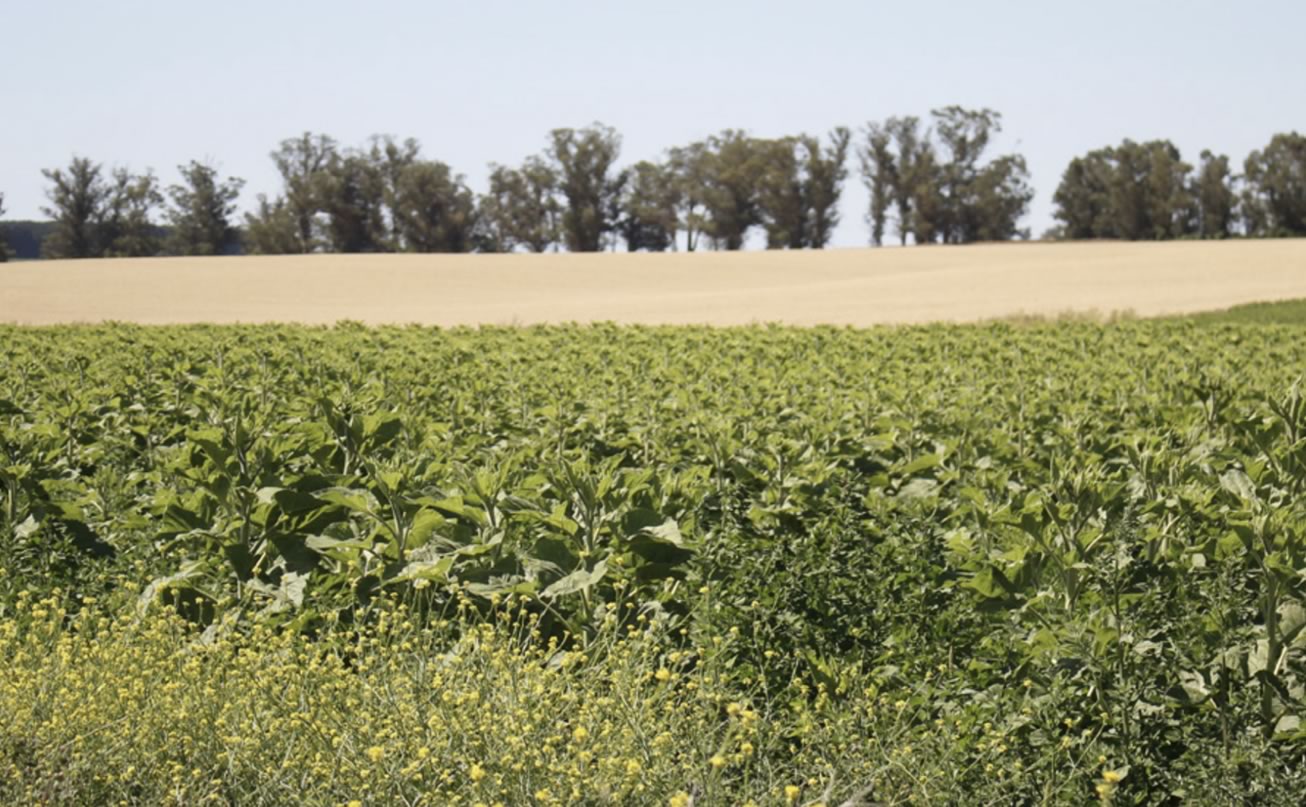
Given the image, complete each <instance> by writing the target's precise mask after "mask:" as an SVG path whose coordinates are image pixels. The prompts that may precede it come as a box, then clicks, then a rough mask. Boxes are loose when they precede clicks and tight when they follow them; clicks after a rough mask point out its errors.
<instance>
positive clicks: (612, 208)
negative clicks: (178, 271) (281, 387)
mask: <svg viewBox="0 0 1306 807" xmlns="http://www.w3.org/2000/svg"><path fill="white" fill-rule="evenodd" d="M1001 123H1002V118H1001V115H1000V114H999V113H997V112H996V111H994V110H991V109H978V110H974V109H965V108H963V107H959V106H949V107H944V108H941V109H936V110H933V111H932V112H931V113H930V116H929V118H928V119H925V120H922V119H921V118H919V117H915V116H905V117H891V118H888V119H886V120H883V121H873V122H870V123H868V124H867V125H865V126H864V127H863V128H862V129H861V130H859V131H858V132H857V133H856V135H854V133H853V132H852V131H851V130H849V129H848V128H846V127H836V128H834V129H832V130H831V131H829V132H828V133H826V134H825V135H824V136H823V137H819V136H813V135H809V134H801V135H795V136H789V137H779V138H759V137H754V136H752V135H750V134H749V133H747V132H745V131H742V130H737V129H726V130H723V131H721V132H719V133H717V134H714V135H711V136H709V137H706V138H703V139H702V140H699V141H696V142H693V143H689V144H687V145H683V146H677V147H673V148H669V149H667V150H666V151H665V152H664V153H663V154H662V155H660V156H659V157H658V158H657V159H654V160H643V161H640V162H637V163H635V164H634V165H629V166H624V167H622V166H620V165H619V161H620V156H621V144H622V140H621V136H620V134H619V133H618V132H617V131H616V130H615V129H613V128H612V127H609V126H604V125H603V124H600V123H595V124H592V125H590V126H587V127H583V128H580V129H567V128H564V129H554V130H553V131H552V132H550V133H549V135H548V137H547V138H546V139H545V143H544V147H543V148H542V149H541V151H540V152H539V153H537V154H534V155H531V156H529V157H527V158H526V159H525V160H523V161H522V162H521V163H520V164H518V165H511V166H510V165H498V164H492V165H491V166H490V171H489V178H488V183H487V185H488V187H487V188H486V189H485V191H484V192H482V193H477V192H476V191H474V190H473V189H472V188H471V187H470V186H469V185H468V183H467V181H466V178H465V177H464V175H462V174H460V173H458V172H457V171H455V170H454V169H453V168H452V167H451V166H449V165H448V164H447V163H444V162H442V161H440V160H437V159H433V158H430V157H427V156H426V155H425V154H423V152H422V148H421V145H420V143H418V141H416V140H414V139H411V138H409V139H405V140H399V139H397V138H394V137H390V136H377V137H373V138H371V139H370V140H369V141H368V142H367V143H365V144H364V145H362V146H357V147H354V146H344V145H342V144H340V143H339V142H338V141H336V140H335V139H334V138H332V137H329V136H327V135H324V134H314V133H310V132H306V133H304V134H302V135H300V136H299V137H294V138H289V139H286V140H283V141H282V142H281V143H280V144H279V146H278V147H277V149H276V150H275V151H273V152H272V153H271V158H272V161H273V164H274V165H275V166H276V169H277V173H278V175H279V177H280V181H281V187H280V189H279V191H278V192H277V193H275V194H274V195H272V196H268V195H266V194H262V193H260V194H258V195H257V197H256V202H255V204H254V206H253V209H252V210H251V211H250V212H248V213H246V214H245V215H244V216H243V218H241V219H238V218H237V215H236V211H237V200H238V198H239V195H240V192H241V190H242V189H243V186H244V182H243V180H241V179H239V178H236V177H223V176H222V175H221V174H220V172H219V170H218V169H217V167H215V166H214V165H213V164H211V163H208V162H202V161H192V162H190V163H188V164H187V165H183V166H178V174H179V177H180V181H179V182H177V183H176V184H173V185H170V186H168V187H166V188H165V187H163V186H162V185H161V183H160V182H159V180H158V178H157V177H156V176H155V175H154V174H153V173H152V172H151V171H146V172H144V173H133V172H132V171H130V170H128V169H126V168H114V169H112V170H109V169H106V168H105V167H104V166H103V165H102V164H100V163H97V162H94V161H92V160H90V159H87V158H85V157H74V158H73V159H72V161H71V162H70V163H69V165H68V166H66V167H62V168H54V169H46V170H44V171H42V174H43V175H44V176H45V178H46V180H47V181H48V183H49V184H48V188H47V198H48V205H47V206H45V207H43V208H42V211H43V212H44V213H45V214H46V215H47V216H48V217H49V218H50V222H49V223H48V224H47V223H40V224H38V225H30V226H29V228H28V229H31V230H33V232H36V230H37V228H38V227H39V228H40V233H39V235H38V237H40V243H41V247H40V250H41V254H42V255H43V256H44V257H50V258H92V257H137V256H148V255H159V254H174V255H218V254H232V253H237V252H246V253H254V254H292V253H301V254H302V253H312V252H346V253H348V252H510V251H530V252H545V251H549V250H559V249H566V250H569V251H574V252H593V251H598V250H604V249H617V248H620V247H622V246H624V248H626V249H628V250H631V251H637V250H644V251H653V252H658V251H665V250H677V249H685V250H688V251H694V250H697V249H724V250H735V249H740V248H742V247H743V245H744V244H745V242H746V241H747V240H748V238H749V236H750V234H752V233H760V235H761V236H762V237H763V238H764V240H765V244H766V247H767V248H768V249H786V248H788V249H803V248H811V249H820V248H823V247H825V246H826V245H828V243H829V242H830V238H831V236H832V234H833V231H834V228H835V226H836V225H837V224H838V222H839V200H840V197H841V195H842V192H843V188H844V185H845V182H846V180H847V178H848V165H849V162H850V161H853V162H855V165H856V166H857V168H858V170H859V174H860V179H861V181H862V182H863V183H864V184H865V186H866V188H867V190H868V191H869V195H870V202H869V207H868V209H867V210H866V211H865V220H866V222H867V224H868V225H869V228H870V242H871V243H872V244H874V245H877V246H878V245H880V244H882V243H884V242H885V240H886V239H887V238H891V237H896V238H897V240H898V241H899V243H901V244H904V245H905V244H908V243H913V244H929V243H948V244H963V243H971V242H977V241H1002V240H1009V239H1012V238H1028V237H1029V231H1028V229H1026V228H1022V227H1021V224H1020V223H1021V220H1022V218H1023V217H1024V216H1025V214H1026V212H1027V211H1028V209H1029V204H1030V201H1031V200H1032V198H1033V195H1034V192H1033V189H1032V188H1031V186H1030V184H1029V171H1028V169H1027V166H1026V163H1025V159H1024V157H1023V156H1021V155H1020V154H1015V153H1013V154H998V155H990V154H989V152H990V146H991V144H992V141H993V139H994V136H995V135H996V134H998V133H999V132H1001V130H1002V127H1001ZM853 157H855V160H852V158H853ZM1053 201H1054V204H1055V213H1054V215H1055V217H1056V219H1057V221H1058V225H1057V226H1056V227H1055V228H1053V230H1051V231H1049V232H1048V233H1046V234H1045V237H1052V238H1071V239H1092V238H1113V239H1164V238H1182V237H1202V238H1222V237H1229V236H1234V235H1247V236H1280V235H1303V234H1306V137H1303V136H1302V135H1298V134H1297V133H1295V132H1293V133H1288V134H1277V135H1275V136H1274V137H1273V139H1272V140H1271V141H1270V144H1269V145H1268V146H1266V147H1265V148H1264V149H1261V150H1258V151H1255V152H1253V153H1252V154H1251V155H1249V156H1248V157H1247V159H1246V160H1245V161H1244V164H1243V171H1242V173H1241V174H1235V173H1234V172H1233V169H1232V168H1231V163H1230V161H1229V158H1228V157H1227V156H1224V155H1214V154H1211V153H1210V152H1208V151H1204V152H1202V155H1201V162H1200V163H1199V164H1198V165H1197V166H1196V167H1194V166H1192V165H1190V164H1188V163H1186V162H1184V161H1183V160H1182V158H1181V156H1180V153H1179V150H1178V149H1177V148H1176V147H1175V146H1174V145H1173V144H1172V143H1170V142H1169V141H1151V142H1147V143H1135V142H1133V141H1130V140H1125V141H1124V142H1123V143H1121V144H1120V145H1119V146H1112V147H1107V148H1102V149H1097V150H1095V151H1092V152H1089V153H1088V154H1086V155H1084V156H1081V157H1076V158H1075V159H1073V160H1072V161H1071V163H1070V165H1069V166H1068V167H1067V168H1066V170H1065V172H1064V174H1063V176H1062V178H1061V182H1060V184H1059V186H1058V188H1057V190H1056V193H1055V195H1054V197H1053ZM3 205H4V197H3V194H0V215H3ZM47 230H48V233H47V232H46V231H47ZM28 235H31V234H30V233H29V234H28ZM28 240H32V239H30V238H29V239H28ZM6 257H7V252H6V248H5V239H4V238H3V232H2V231H0V260H4V259H5V258H6Z"/></svg>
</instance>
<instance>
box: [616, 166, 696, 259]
mask: <svg viewBox="0 0 1306 807" xmlns="http://www.w3.org/2000/svg"><path fill="white" fill-rule="evenodd" d="M681 204H682V190H681V187H680V183H679V182H678V181H677V177H676V175H675V173H674V169H673V168H672V166H671V165H669V164H661V163H652V162H649V161H647V160H641V161H640V162H638V163H636V164H635V166H634V167H633V168H632V169H631V170H630V179H629V181H628V182H627V183H626V187H625V191H624V195H623V198H622V203H621V207H622V210H623V211H624V216H623V218H622V220H621V223H620V224H619V225H618V231H619V232H620V233H621V237H622V238H623V239H624V240H625V241H626V247H627V249H629V250H630V251H631V252H636V251H638V250H641V249H644V250H648V251H649V252H664V251H666V250H668V249H675V247H676V233H677V232H678V231H679V229H680V217H679V212H678V209H679V207H680V205H681Z"/></svg>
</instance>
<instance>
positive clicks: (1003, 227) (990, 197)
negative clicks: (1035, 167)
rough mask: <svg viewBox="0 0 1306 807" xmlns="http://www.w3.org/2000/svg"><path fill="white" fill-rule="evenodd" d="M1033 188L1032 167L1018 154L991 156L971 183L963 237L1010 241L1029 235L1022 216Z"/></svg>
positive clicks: (1030, 198) (964, 238)
mask: <svg viewBox="0 0 1306 807" xmlns="http://www.w3.org/2000/svg"><path fill="white" fill-rule="evenodd" d="M1033 198H1034V189H1033V188H1031V187H1030V184H1029V169H1028V168H1026V166H1025V158H1024V157H1022V156H1020V155H1019V154H1006V155H1003V156H1001V157H997V158H995V159H994V160H992V161H991V162H990V163H989V164H988V165H986V166H984V168H983V169H981V170H980V171H979V172H978V174H977V175H976V176H975V179H974V181H973V182H972V185H971V197H970V207H969V209H967V210H964V211H963V217H964V218H963V220H964V221H965V222H966V228H965V229H964V230H963V232H962V240H963V241H964V242H970V241H1009V240H1011V239H1012V238H1028V237H1029V230H1028V229H1024V228H1021V227H1020V220H1021V219H1022V218H1024V216H1025V213H1026V212H1028V210H1029V203H1030V201H1031V200H1032V199H1033Z"/></svg>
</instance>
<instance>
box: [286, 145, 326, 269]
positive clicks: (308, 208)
mask: <svg viewBox="0 0 1306 807" xmlns="http://www.w3.org/2000/svg"><path fill="white" fill-rule="evenodd" d="M335 155H336V141H335V140H334V139H332V138H330V137H328V136H327V135H314V134H313V133H311V132H304V133H303V134H302V135H300V136H299V137H294V138H289V139H287V140H283V141H281V145H280V147H278V149H277V150H276V151H274V152H272V161H273V162H274V163H275V164H276V166H277V172H278V173H279V174H281V181H282V184H283V185H284V188H283V198H284V200H285V207H286V209H287V210H288V211H289V212H290V215H291V216H292V217H293V218H294V220H295V249H294V251H295V252H300V253H303V252H312V251H314V250H315V249H317V247H318V245H319V243H320V240H319V238H318V232H319V230H320V223H319V221H318V214H319V213H320V212H322V206H321V202H320V199H319V193H320V189H321V185H322V180H321V178H320V177H321V174H322V173H323V171H324V170H325V169H326V168H327V166H328V165H329V164H330V163H331V160H332V159H333V158H334V157H335Z"/></svg>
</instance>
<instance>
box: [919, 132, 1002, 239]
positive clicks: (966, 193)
mask: <svg viewBox="0 0 1306 807" xmlns="http://www.w3.org/2000/svg"><path fill="white" fill-rule="evenodd" d="M931 114H932V115H933V117H934V128H935V131H936V132H937V133H938V136H939V140H940V142H941V144H942V147H943V150H944V152H945V154H946V155H947V157H948V159H947V160H946V161H944V162H943V163H941V164H940V166H939V178H940V187H939V192H940V195H941V197H942V208H941V211H940V212H941V216H940V220H939V230H940V234H941V235H942V238H943V240H944V242H946V243H953V244H960V243H965V242H967V241H973V240H975V238H974V236H975V230H976V221H975V218H976V212H977V211H976V209H975V199H974V193H975V184H976V181H977V177H978V174H979V159H980V157H981V156H983V154H984V150H985V149H986V148H987V147H988V144H989V140H990V138H991V137H992V135H993V134H994V133H995V132H998V131H1001V128H1002V124H1001V120H1002V116H1001V115H999V114H998V113H997V112H994V111H993V110H991V109H979V110H971V109H963V108H962V107H959V106H949V107H944V108H942V109H936V110H934V111H933V112H932V113H931Z"/></svg>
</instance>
